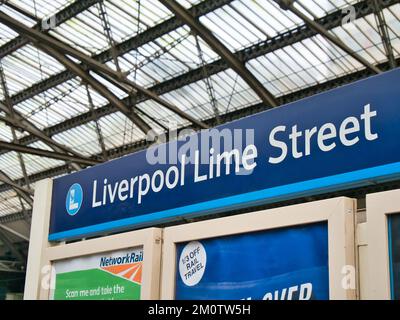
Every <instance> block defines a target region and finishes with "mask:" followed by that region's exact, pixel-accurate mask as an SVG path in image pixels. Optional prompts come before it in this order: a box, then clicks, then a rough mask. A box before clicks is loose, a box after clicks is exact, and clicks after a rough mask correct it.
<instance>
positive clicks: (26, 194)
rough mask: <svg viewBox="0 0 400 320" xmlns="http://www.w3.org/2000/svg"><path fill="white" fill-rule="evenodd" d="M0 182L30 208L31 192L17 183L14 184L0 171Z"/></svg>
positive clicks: (31, 201) (31, 202)
mask: <svg viewBox="0 0 400 320" xmlns="http://www.w3.org/2000/svg"><path fill="white" fill-rule="evenodd" d="M0 181H1V182H3V183H4V184H5V185H7V186H9V187H10V188H11V189H14V191H15V192H16V193H17V195H18V196H20V197H21V198H22V199H24V200H25V201H26V203H28V204H29V205H30V206H31V207H32V205H33V198H32V196H33V190H31V189H28V188H24V187H22V186H21V185H20V184H19V183H17V182H14V181H13V180H12V179H11V178H10V177H9V176H8V175H7V174H6V173H5V172H3V171H1V170H0Z"/></svg>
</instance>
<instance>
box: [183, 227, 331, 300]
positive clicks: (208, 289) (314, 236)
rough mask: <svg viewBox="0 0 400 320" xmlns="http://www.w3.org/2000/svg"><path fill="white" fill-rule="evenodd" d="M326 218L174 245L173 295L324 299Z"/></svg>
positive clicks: (326, 289)
mask: <svg viewBox="0 0 400 320" xmlns="http://www.w3.org/2000/svg"><path fill="white" fill-rule="evenodd" d="M327 229H328V228H327V223H318V224H310V225H305V226H299V227H289V228H282V229H274V230H267V231H261V232H254V233H248V234H240V235H234V236H226V237H222V238H212V239H205V240H200V241H192V242H189V243H181V244H178V245H177V263H176V265H177V271H176V292H175V298H176V299H178V300H180V299H185V300H191V299H197V300H213V299H216V300H242V299H245V300H248V299H252V300H262V299H265V300H299V299H301V300H327V299H329V268H328V230H327Z"/></svg>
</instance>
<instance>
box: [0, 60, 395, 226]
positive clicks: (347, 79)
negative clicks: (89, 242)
mask: <svg viewBox="0 0 400 320" xmlns="http://www.w3.org/2000/svg"><path fill="white" fill-rule="evenodd" d="M399 62H400V59H398V61H397V63H399ZM378 67H379V68H381V69H382V70H389V69H390V66H389V64H388V63H383V64H380V65H379V66H378ZM373 74H374V73H373V72H371V71H370V70H369V69H364V70H361V71H356V72H354V73H351V74H348V75H345V76H342V77H339V78H336V79H333V80H330V81H327V82H325V83H322V84H318V85H315V86H312V87H308V88H305V89H302V90H299V91H297V92H293V93H290V94H288V95H285V96H282V97H279V98H278V102H279V104H280V105H283V104H287V103H290V102H294V101H297V100H299V99H302V98H305V97H309V96H312V95H315V94H318V93H321V92H324V91H327V90H330V89H333V88H336V87H338V86H342V85H345V84H348V83H352V82H354V81H357V80H360V79H364V78H366V77H368V76H371V75H373ZM269 108H270V107H268V106H265V105H264V104H263V103H257V104H255V105H252V106H249V107H247V108H244V109H239V110H235V111H232V112H230V113H228V114H224V115H220V119H221V122H222V123H225V122H229V121H233V120H236V119H240V118H242V117H245V116H248V115H251V114H255V113H257V112H261V111H265V110H267V109H269ZM205 122H206V123H207V124H208V125H209V126H214V125H215V124H216V121H215V118H211V119H209V120H206V121H205ZM148 146H149V141H146V140H145V139H144V140H140V141H137V142H135V143H131V144H128V145H123V146H120V147H118V148H114V149H111V150H107V155H108V157H109V158H110V159H111V158H117V157H122V156H124V155H127V154H130V153H133V152H136V151H139V150H142V149H145V148H146V147H148ZM96 156H98V157H101V154H98V155H96ZM68 172H69V169H68V166H67V165H61V166H58V167H55V168H51V169H48V170H44V171H42V172H39V173H36V174H33V175H30V176H29V180H30V181H31V182H36V181H39V180H42V179H45V178H49V177H53V176H58V175H63V174H67V173H68ZM15 182H16V183H23V182H24V180H23V178H20V179H17V180H15ZM7 190H10V187H9V186H8V185H0V192H4V191H7ZM1 221H2V220H1V217H0V222H1Z"/></svg>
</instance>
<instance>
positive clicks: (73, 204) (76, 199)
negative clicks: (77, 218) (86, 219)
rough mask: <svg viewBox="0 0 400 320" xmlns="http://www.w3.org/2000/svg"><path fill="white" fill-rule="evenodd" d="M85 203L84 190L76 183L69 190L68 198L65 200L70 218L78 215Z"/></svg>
mask: <svg viewBox="0 0 400 320" xmlns="http://www.w3.org/2000/svg"><path fill="white" fill-rule="evenodd" d="M82 201H83V190H82V187H81V185H80V184H79V183H74V184H73V185H72V186H71V187H70V188H69V190H68V193H67V197H66V199H65V209H66V210H67V213H68V214H69V215H70V216H74V215H76V214H77V213H78V211H79V209H80V208H81V206H82Z"/></svg>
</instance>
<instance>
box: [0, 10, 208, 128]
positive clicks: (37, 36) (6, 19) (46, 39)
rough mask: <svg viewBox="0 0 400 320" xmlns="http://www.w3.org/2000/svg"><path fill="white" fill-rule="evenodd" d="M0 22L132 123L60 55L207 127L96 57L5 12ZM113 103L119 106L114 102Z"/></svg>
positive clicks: (105, 92) (105, 91) (122, 108)
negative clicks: (76, 77) (48, 56)
mask: <svg viewBox="0 0 400 320" xmlns="http://www.w3.org/2000/svg"><path fill="white" fill-rule="evenodd" d="M0 22H1V23H3V24H5V25H6V26H8V27H9V28H12V29H13V30H15V31H16V32H18V33H20V34H21V35H23V36H24V37H26V38H28V39H29V40H30V41H31V42H32V43H33V44H34V45H35V46H36V47H40V48H41V50H43V51H45V52H47V53H48V54H50V55H51V56H53V57H57V58H56V59H57V60H58V61H59V62H60V63H62V64H64V65H65V66H68V69H69V70H70V71H72V70H73V73H74V74H75V75H78V74H79V77H81V78H82V77H83V80H84V81H90V85H91V86H92V87H93V86H94V88H95V90H97V91H100V92H101V94H102V95H103V96H104V97H105V98H106V99H108V100H109V101H110V102H111V103H112V104H113V105H114V107H116V106H118V107H117V108H118V110H119V111H122V112H123V113H124V114H125V115H129V114H130V115H131V116H130V119H131V120H132V121H134V120H136V121H134V122H135V124H137V125H138V124H139V120H138V119H134V118H133V117H132V115H133V113H132V112H131V110H130V109H128V107H126V106H124V105H123V104H121V103H120V102H119V101H115V99H114V98H113V96H114V95H113V94H112V93H111V92H110V91H109V90H108V89H106V87H104V86H102V85H100V83H98V82H97V80H95V81H93V79H91V78H90V77H88V76H87V75H85V74H84V73H82V70H80V66H78V65H75V64H74V63H71V61H68V60H69V59H67V58H66V57H65V56H63V55H70V56H72V57H74V58H76V59H78V60H80V61H81V62H82V63H84V64H85V65H87V66H88V67H89V68H90V69H92V70H94V71H95V72H97V73H101V74H103V76H106V78H110V79H112V82H114V81H116V82H117V85H119V86H121V84H123V86H125V87H126V86H128V88H126V90H127V91H128V92H130V91H132V89H134V90H136V91H137V92H141V93H142V94H144V95H145V96H147V97H148V98H149V99H151V100H154V101H156V102H157V103H158V104H160V105H162V106H163V107H165V108H166V109H168V110H170V111H172V112H174V113H176V114H178V115H179V116H180V117H182V118H184V119H186V120H188V121H190V122H191V123H193V124H194V125H196V126H198V127H199V128H202V129H205V128H207V126H206V125H205V124H204V123H202V122H201V121H200V120H198V119H196V118H194V117H192V116H191V115H189V114H187V113H186V112H184V111H183V110H181V109H179V108H178V107H177V106H175V105H173V104H171V103H169V102H168V101H166V100H164V99H163V98H161V97H159V96H158V95H157V94H155V93H154V92H152V91H151V90H149V89H147V88H144V87H142V86H140V85H138V84H137V83H135V82H133V81H131V80H129V79H128V77H127V76H126V75H124V74H123V73H121V72H118V71H115V70H113V69H111V68H110V67H109V66H107V65H106V64H103V63H100V62H98V61H97V60H95V59H93V58H92V57H90V56H87V55H86V54H84V53H82V52H81V51H79V50H77V49H74V48H72V47H71V46H70V45H68V44H66V43H64V42H62V41H60V40H58V39H56V38H54V37H51V36H49V35H46V34H44V33H42V32H40V31H38V30H34V29H30V28H28V27H27V26H26V25H24V24H23V23H20V22H19V21H17V20H16V19H14V18H12V17H10V16H9V15H7V14H5V13H3V12H0ZM58 51H59V52H61V53H62V54H63V55H61V56H60V54H59V53H57V52H58ZM99 86H102V88H100V87H99ZM129 87H130V88H129ZM99 88H100V89H99ZM117 102H118V104H119V105H118V104H117ZM125 109H126V110H125ZM137 118H138V117H137ZM139 119H140V118H139ZM141 125H143V126H144V127H142V126H141ZM138 126H139V128H141V129H142V130H143V131H144V132H145V133H147V131H149V129H150V127H148V128H149V129H148V130H146V128H145V127H146V126H147V125H145V124H144V122H142V123H140V124H139V125H138Z"/></svg>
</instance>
